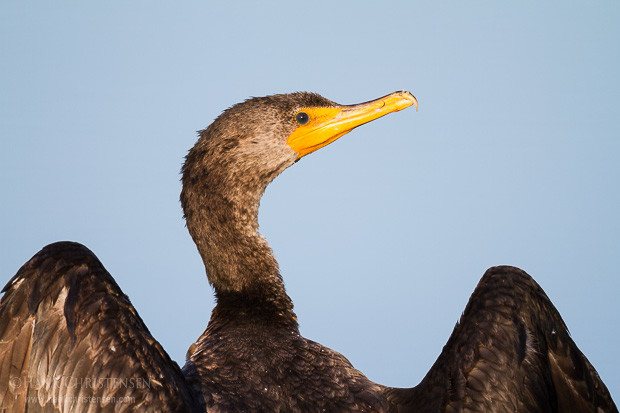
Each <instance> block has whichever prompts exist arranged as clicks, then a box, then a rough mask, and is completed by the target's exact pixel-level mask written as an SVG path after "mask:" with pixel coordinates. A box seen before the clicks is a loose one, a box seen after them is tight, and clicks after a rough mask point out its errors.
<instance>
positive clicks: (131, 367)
mask: <svg viewBox="0 0 620 413" xmlns="http://www.w3.org/2000/svg"><path fill="white" fill-rule="evenodd" d="M2 292H4V296H3V297H2V299H1V301H0V412H24V411H29V412H31V411H46V412H70V411H75V412H78V411H79V412H91V411H97V412H100V411H101V412H129V411H171V412H180V411H189V410H190V408H191V406H192V396H191V394H190V392H189V390H188V387H187V384H186V382H185V379H184V378H183V375H182V373H181V371H180V369H179V367H178V366H177V364H176V363H175V362H173V361H172V360H171V359H170V357H169V356H168V354H166V352H165V351H164V350H163V349H162V347H161V346H160V345H159V343H158V342H157V341H155V339H154V338H153V337H152V336H151V334H150V333H149V331H148V329H147V328H146V326H145V325H144V323H143V322H142V319H140V316H139V315H138V313H137V312H136V310H135V309H134V307H133V306H132V305H131V302H130V301H129V299H128V298H127V296H125V294H123V292H122V291H121V289H120V288H119V287H118V285H117V284H116V283H115V282H114V280H113V279H112V277H111V276H110V274H109V273H108V272H107V271H106V270H105V268H104V267H103V266H102V264H101V262H99V260H98V259H97V257H95V255H94V254H93V253H92V252H91V251H90V250H88V249H87V248H86V247H84V246H83V245H80V244H77V243H72V242H58V243H55V244H50V245H48V246H46V247H45V248H43V249H42V250H41V251H40V252H39V253H37V254H36V255H35V256H34V257H33V258H32V259H31V260H30V261H28V262H27V263H26V264H24V266H23V267H22V268H21V269H20V270H19V271H18V273H17V274H16V275H15V276H14V277H13V278H12V279H11V280H10V281H9V283H8V284H7V285H6V287H4V289H3V291H2Z"/></svg>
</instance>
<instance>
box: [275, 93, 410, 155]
mask: <svg viewBox="0 0 620 413" xmlns="http://www.w3.org/2000/svg"><path fill="white" fill-rule="evenodd" d="M411 105H414V106H415V108H416V110H417V109H418V101H417V100H416V98H415V97H414V96H413V95H412V94H411V93H409V92H404V91H403V92H394V93H391V94H389V95H387V96H384V97H382V98H379V99H376V100H373V101H370V102H366V103H360V104H359V105H343V106H332V107H314V108H305V109H302V110H300V111H299V112H298V114H297V115H299V114H300V113H305V114H306V115H307V116H303V117H302V119H304V120H305V121H306V123H304V124H303V125H301V124H300V125H298V127H297V129H295V131H294V132H293V133H292V134H291V136H289V138H288V139H287V141H286V143H287V144H288V145H289V146H290V147H291V148H292V149H293V150H294V151H295V152H297V153H298V154H299V156H298V158H297V159H299V158H301V157H302V156H305V155H308V154H309V153H312V152H314V151H316V150H317V149H320V148H322V147H323V146H325V145H328V144H330V143H332V142H333V141H335V140H336V139H338V138H340V137H341V136H342V135H344V134H346V133H348V132H350V131H351V130H353V129H354V128H356V127H358V126H360V125H363V124H364V123H367V122H370V121H372V120H375V119H377V118H380V117H381V116H384V115H387V114H388V113H392V112H397V111H399V110H403V109H405V108H408V107H409V106H411Z"/></svg>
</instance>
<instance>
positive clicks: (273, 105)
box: [183, 92, 417, 195]
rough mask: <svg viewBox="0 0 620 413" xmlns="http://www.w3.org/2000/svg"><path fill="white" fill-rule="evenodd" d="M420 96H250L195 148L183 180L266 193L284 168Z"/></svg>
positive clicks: (413, 102) (204, 133)
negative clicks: (356, 99)
mask: <svg viewBox="0 0 620 413" xmlns="http://www.w3.org/2000/svg"><path fill="white" fill-rule="evenodd" d="M411 105H415V106H416V109H417V101H416V99H415V97H414V96H413V95H412V94H411V93H409V92H395V93H392V94H390V95H387V96H384V97H382V98H379V99H376V100H373V101H370V102H365V103H361V104H358V105H339V104H337V103H334V102H332V101H330V100H328V99H325V98H324V97H322V96H320V95H317V94H315V93H308V92H297V93H291V94H281V95H272V96H266V97H259V98H251V99H248V100H246V101H245V102H242V103H239V104H237V105H234V106H233V107H231V108H229V109H227V110H225V111H224V112H223V113H222V114H221V115H220V116H219V117H218V118H217V119H216V120H215V121H214V122H213V123H212V124H211V125H209V127H207V128H206V129H205V130H203V131H201V132H200V138H199V139H198V141H197V142H196V145H195V146H194V147H193V148H192V149H191V150H190V152H189V154H188V156H187V160H186V162H185V165H184V167H183V183H184V185H186V184H189V183H190V182H191V181H195V180H200V181H202V183H205V182H210V183H211V184H210V185H209V186H210V188H211V189H217V190H218V191H219V192H220V193H221V192H222V191H224V192H230V191H231V190H234V191H245V192H250V193H254V192H255V191H258V194H259V195H262V192H263V190H264V189H265V187H266V186H267V184H268V183H269V182H271V180H273V179H274V178H275V177H276V176H277V175H278V174H279V173H280V172H282V171H283V170H284V169H286V168H287V167H289V166H290V165H292V164H293V163H295V162H296V161H298V160H299V159H301V158H302V157H303V156H306V155H308V154H309V153H312V152H314V151H315V150H317V149H319V148H322V147H323V146H325V145H328V144H329V143H331V142H333V141H335V140H336V139H338V138H340V137H341V136H343V135H344V134H346V133H348V132H350V131H351V130H352V129H354V128H355V127H357V126H359V125H362V124H364V123H367V122H370V121H372V120H374V119H377V118H379V117H381V116H383V115H386V114H388V113H391V112H395V111H399V110H402V109H404V108H406V107H409V106H411Z"/></svg>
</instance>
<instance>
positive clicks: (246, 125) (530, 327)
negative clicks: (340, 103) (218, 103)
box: [0, 93, 617, 412]
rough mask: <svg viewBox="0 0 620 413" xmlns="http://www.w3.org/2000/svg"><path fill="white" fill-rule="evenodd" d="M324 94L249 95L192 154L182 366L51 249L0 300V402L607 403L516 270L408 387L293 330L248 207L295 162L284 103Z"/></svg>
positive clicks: (84, 259)
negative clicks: (191, 281) (193, 269)
mask: <svg viewBox="0 0 620 413" xmlns="http://www.w3.org/2000/svg"><path fill="white" fill-rule="evenodd" d="M335 105H336V104H335V103H334V102H331V101H329V100H327V99H324V98H322V97H320V96H318V95H316V94H308V93H296V94H290V95H275V96H270V97H265V98H254V99H250V100H248V101H246V102H244V103H241V104H239V105H236V106H234V107H233V108H231V109H229V110H227V111H225V112H224V113H223V114H222V115H221V116H220V117H219V118H218V119H217V120H216V121H214V122H213V123H212V124H211V125H210V126H209V127H208V128H207V129H205V130H204V131H202V132H201V135H200V138H199V139H198V142H197V143H196V145H195V146H194V147H193V148H192V149H191V150H190V152H189V154H188V156H187V159H186V162H185V165H184V167H183V191H182V194H181V202H182V206H183V210H184V213H185V217H186V221H187V227H188V230H189V232H190V234H191V235H192V237H193V239H194V241H195V242H196V245H197V247H198V250H199V252H200V254H201V256H202V258H203V261H204V263H205V267H206V270H207V276H208V278H209V281H210V282H211V283H212V285H213V287H214V289H215V293H216V297H217V305H216V307H215V309H214V310H213V313H212V315H211V320H210V321H209V324H208V326H207V329H206V330H205V332H204V333H203V334H202V335H201V336H200V337H199V338H198V340H197V341H196V343H195V344H193V345H192V346H191V347H190V349H189V351H188V355H187V357H188V358H187V361H186V364H185V367H184V368H183V370H182V373H181V370H180V369H179V368H178V366H177V365H176V363H174V362H173V361H171V360H170V358H169V357H168V355H167V354H166V353H165V351H164V350H163V349H162V348H161V346H160V345H159V344H158V343H157V341H155V340H154V339H153V337H152V336H151V335H150V333H149V332H148V329H147V328H146V326H144V323H143V322H142V320H141V319H140V317H139V316H138V314H137V312H136V311H135V309H134V308H133V306H132V305H131V303H130V302H129V300H128V299H127V297H126V296H125V295H124V294H123V293H122V292H121V290H120V288H119V287H118V286H117V285H116V283H115V282H114V280H113V279H112V277H111V276H110V275H109V274H108V273H107V271H106V270H105V269H104V268H103V266H102V265H101V263H100V262H99V261H98V260H97V258H96V257H95V256H94V255H93V254H92V253H91V252H90V251H89V250H88V249H86V248H85V247H83V246H81V245H79V244H75V243H67V242H63V243H56V244H51V245H49V246H47V247H45V248H44V249H43V250H42V251H41V252H39V253H38V254H37V255H35V256H34V257H33V258H32V259H31V260H30V261H28V262H27V263H26V264H25V265H24V266H23V267H22V268H21V269H20V270H19V272H18V273H17V274H16V275H15V277H13V279H12V280H11V281H9V283H8V284H7V286H6V287H5V289H4V293H5V294H4V296H3V297H2V300H1V301H0V412H1V411H24V409H25V408H26V407H27V408H28V411H54V412H56V411H89V410H88V409H91V410H90V411H102V410H103V411H171V412H176V411H192V410H193V411H205V410H206V411H208V412H229V411H243V412H254V411H262V412H313V411H317V412H348V411H349V412H353V411H357V412H359V411H362V412H371V411H373V412H388V411H389V412H413V411H415V412H459V411H461V412H480V411H497V412H515V411H517V412H562V411H571V412H617V409H616V407H615V405H614V403H613V401H612V400H611V397H610V395H609V393H608V391H607V389H606V387H605V385H604V384H603V383H602V381H601V380H600V378H599V377H598V375H597V373H596V371H595V369H594V368H593V367H592V366H591V365H590V363H589V362H588V360H587V359H586V357H585V356H584V355H583V354H582V353H581V352H580V351H579V349H578V348H577V346H576V345H575V343H574V342H573V341H572V339H571V338H570V336H569V334H568V330H567V328H566V326H565V324H564V322H563V321H562V319H561V317H560V315H559V314H558V312H557V310H556V309H555V308H554V307H553V305H552V304H551V302H550V301H549V299H548V298H547V296H546V295H545V293H544V292H543V291H542V289H541V288H540V287H539V286H538V285H537V284H536V283H535V282H534V280H533V279H532V278H531V277H530V276H529V275H527V274H526V273H524V272H523V271H521V270H519V269H517V268H514V267H494V268H491V269H490V270H488V271H487V273H486V274H485V275H484V276H483V278H482V279H481V281H480V283H479V285H478V287H477V288H476V290H475V291H474V293H473V294H472V297H471V299H470V302H469V303H468V305H467V308H466V309H465V312H464V313H463V315H462V317H461V320H460V322H459V323H458V324H457V326H456V327H455V330H454V332H453V334H452V336H451V337H450V339H449V340H448V343H447V344H446V346H445V347H444V349H443V351H442V353H441V355H440V356H439V358H438V360H437V361H436V363H435V364H434V365H433V367H432V368H431V370H430V371H429V372H428V374H427V375H426V377H425V378H424V379H423V381H422V382H421V383H420V384H419V385H418V386H416V387H414V388H410V389H395V388H388V387H385V386H381V385H379V384H376V383H372V382H371V381H369V380H368V379H367V378H366V377H365V376H364V375H363V374H362V373H360V372H359V371H358V370H356V369H355V368H354V367H353V366H351V364H350V363H349V361H348V360H347V359H346V358H345V357H344V356H342V355H340V354H338V353H336V352H334V351H332V350H330V349H328V348H326V347H324V346H321V345H320V344H318V343H315V342H313V341H311V340H308V339H306V338H304V337H302V336H301V335H300V334H299V329H298V325H297V319H296V316H295V313H294V312H293V304H292V302H291V300H290V298H289V297H288V295H287V294H286V291H285V289H284V284H283V281H282V276H281V275H280V272H279V268H278V264H277V262H276V260H275V258H274V256H273V254H272V252H271V249H270V248H269V245H268V244H267V242H266V241H265V240H264V238H262V237H261V236H260V234H258V221H257V218H258V205H259V202H260V198H261V196H262V194H263V191H264V190H265V188H266V186H267V185H268V184H269V182H271V180H273V179H274V178H275V177H276V176H277V175H278V174H279V173H281V172H282V171H283V170H284V169H286V168H287V167H288V166H290V165H292V164H293V163H295V162H296V161H297V160H298V157H297V154H296V153H295V152H294V151H292V150H291V148H290V147H288V146H287V145H286V140H287V137H288V136H289V135H290V134H291V133H292V132H293V131H294V130H295V129H296V128H297V126H298V125H297V123H296V121H295V119H296V116H295V113H296V112H297V111H299V110H300V109H302V108H309V107H310V108H312V107H332V106H335ZM385 276H386V277H389V275H385ZM412 317H414V315H412ZM411 351H412V353H414V352H415V345H414V344H412V349H411ZM86 378H91V379H108V380H107V381H105V382H104V383H103V385H101V386H93V385H90V386H88V385H85V383H84V381H83V380H84V379H86ZM113 378H117V379H130V378H134V384H133V385H129V384H125V385H124V384H123V383H124V382H123V383H118V382H114V383H111V382H110V380H109V379H113ZM80 379H82V381H80V382H79V384H77V383H76V384H77V385H74V386H71V385H63V382H62V380H65V383H66V380H80ZM136 380H143V382H145V381H146V382H148V383H149V385H148V386H146V385H143V386H138V385H136V384H135V382H136ZM93 396H94V397H95V399H91V397H93ZM28 397H31V398H30V399H28ZM97 397H99V399H96V398H97ZM112 397H114V398H115V399H114V400H113V401H114V402H112V400H111V398H112ZM123 398H127V401H126V402H121V403H118V402H117V399H123ZM3 409H4V410H3Z"/></svg>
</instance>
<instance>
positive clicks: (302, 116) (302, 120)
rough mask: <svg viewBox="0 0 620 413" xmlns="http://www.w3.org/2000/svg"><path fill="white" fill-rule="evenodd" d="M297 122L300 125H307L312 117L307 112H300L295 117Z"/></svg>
mask: <svg viewBox="0 0 620 413" xmlns="http://www.w3.org/2000/svg"><path fill="white" fill-rule="evenodd" d="M295 120H296V121H297V123H299V124H300V125H305V124H306V123H308V121H309V120H310V116H308V114H307V113H306V112H299V113H298V114H297V116H295Z"/></svg>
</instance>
